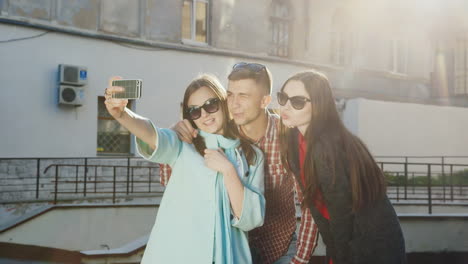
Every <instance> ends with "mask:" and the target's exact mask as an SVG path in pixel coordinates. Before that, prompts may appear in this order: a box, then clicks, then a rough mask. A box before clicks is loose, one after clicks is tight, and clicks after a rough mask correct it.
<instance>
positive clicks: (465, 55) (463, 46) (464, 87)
mask: <svg viewBox="0 0 468 264" xmlns="http://www.w3.org/2000/svg"><path fill="white" fill-rule="evenodd" d="M454 94H455V95H468V40H467V39H457V41H456V47H455V87H454Z"/></svg>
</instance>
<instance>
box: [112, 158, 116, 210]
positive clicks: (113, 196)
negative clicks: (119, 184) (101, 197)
mask: <svg viewBox="0 0 468 264" xmlns="http://www.w3.org/2000/svg"><path fill="white" fill-rule="evenodd" d="M115 170H116V168H115V166H114V186H113V190H112V203H115V184H116V183H115V182H116V175H115Z"/></svg>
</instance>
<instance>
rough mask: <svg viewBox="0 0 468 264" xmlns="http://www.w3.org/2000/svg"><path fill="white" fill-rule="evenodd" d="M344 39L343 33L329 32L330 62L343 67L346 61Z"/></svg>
mask: <svg viewBox="0 0 468 264" xmlns="http://www.w3.org/2000/svg"><path fill="white" fill-rule="evenodd" d="M346 55H347V54H346V39H345V34H344V33H343V32H331V34H330V62H331V63H332V64H335V65H340V66H343V65H345V64H346V63H347V61H346Z"/></svg>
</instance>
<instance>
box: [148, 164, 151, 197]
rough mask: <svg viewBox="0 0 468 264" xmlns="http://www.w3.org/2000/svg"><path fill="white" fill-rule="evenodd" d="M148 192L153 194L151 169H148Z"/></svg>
mask: <svg viewBox="0 0 468 264" xmlns="http://www.w3.org/2000/svg"><path fill="white" fill-rule="evenodd" d="M148 192H151V168H149V169H148Z"/></svg>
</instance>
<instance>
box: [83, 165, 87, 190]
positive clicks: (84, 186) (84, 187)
mask: <svg viewBox="0 0 468 264" xmlns="http://www.w3.org/2000/svg"><path fill="white" fill-rule="evenodd" d="M87 184H88V158H85V167H84V185H83V196H84V197H86V185H87Z"/></svg>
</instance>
